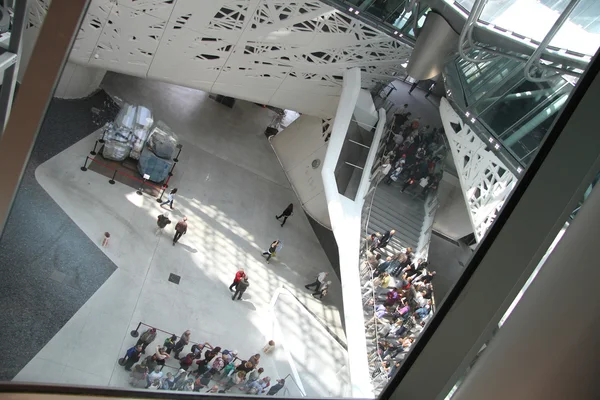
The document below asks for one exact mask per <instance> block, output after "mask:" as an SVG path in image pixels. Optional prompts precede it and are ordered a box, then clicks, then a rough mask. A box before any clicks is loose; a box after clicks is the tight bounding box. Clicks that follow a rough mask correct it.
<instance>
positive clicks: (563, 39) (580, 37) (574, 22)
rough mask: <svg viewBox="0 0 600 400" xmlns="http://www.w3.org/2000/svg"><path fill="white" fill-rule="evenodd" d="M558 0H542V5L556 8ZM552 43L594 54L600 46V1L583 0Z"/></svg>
mask: <svg viewBox="0 0 600 400" xmlns="http://www.w3.org/2000/svg"><path fill="white" fill-rule="evenodd" d="M558 3H559V2H558V1H556V0H541V1H540V5H546V6H547V7H548V8H551V9H553V10H554V9H556V8H555V6H556V5H558ZM550 45H552V46H556V47H560V48H563V49H570V50H573V51H577V52H579V53H584V54H589V55H592V54H594V53H595V52H596V50H598V47H599V46H600V2H599V1H598V0H581V1H580V2H579V4H578V5H577V7H575V9H574V10H573V11H572V12H571V15H570V16H569V19H568V20H567V22H565V24H564V25H563V26H562V27H561V28H560V30H559V31H558V33H557V34H556V36H555V37H554V38H553V39H552V41H551V42H550Z"/></svg>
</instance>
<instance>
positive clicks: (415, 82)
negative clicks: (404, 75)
mask: <svg viewBox="0 0 600 400" xmlns="http://www.w3.org/2000/svg"><path fill="white" fill-rule="evenodd" d="M419 82H421V81H414V82H413V84H412V85H411V86H410V89H409V90H408V94H410V95H412V92H413V90H415V89H416V88H417V85H418V84H419Z"/></svg>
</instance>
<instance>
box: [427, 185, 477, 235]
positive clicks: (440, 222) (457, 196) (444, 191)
mask: <svg viewBox="0 0 600 400" xmlns="http://www.w3.org/2000/svg"><path fill="white" fill-rule="evenodd" d="M438 202H439V207H438V209H437V211H436V214H435V219H434V221H433V229H434V230H435V231H437V232H440V233H441V234H442V235H444V236H447V237H449V238H451V239H454V240H458V239H460V238H461V237H463V236H466V235H468V234H470V233H473V226H472V225H471V220H470V219H469V214H468V211H467V205H466V204H465V199H464V197H463V194H462V190H461V188H460V182H459V180H458V178H456V177H455V176H453V175H451V174H448V173H445V174H444V178H443V179H442V181H441V182H440V186H439V189H438Z"/></svg>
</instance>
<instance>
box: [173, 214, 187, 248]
mask: <svg viewBox="0 0 600 400" xmlns="http://www.w3.org/2000/svg"><path fill="white" fill-rule="evenodd" d="M187 228H188V225H187V217H183V219H182V220H181V221H179V222H178V223H177V225H175V236H174V237H173V246H175V243H177V242H178V241H179V239H180V238H181V236H183V235H185V234H186V233H187Z"/></svg>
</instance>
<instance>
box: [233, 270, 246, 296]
mask: <svg viewBox="0 0 600 400" xmlns="http://www.w3.org/2000/svg"><path fill="white" fill-rule="evenodd" d="M245 276H246V273H245V272H244V268H240V269H239V270H238V272H236V273H235V277H234V278H233V283H232V284H231V285H229V290H230V291H232V292H233V288H237V285H238V283H240V281H241V280H242V278H244V277H245Z"/></svg>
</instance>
